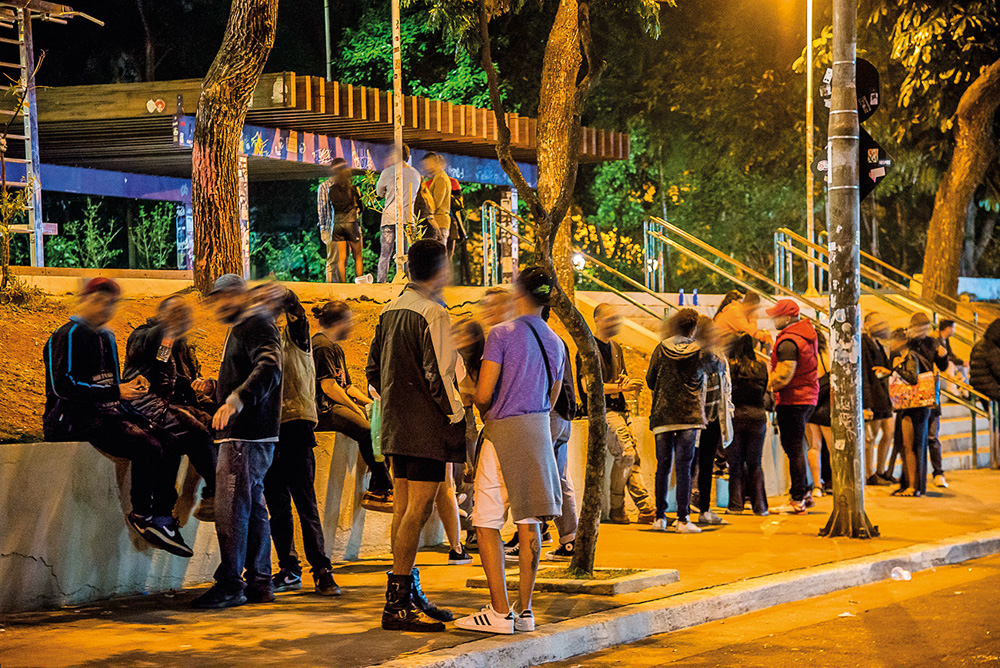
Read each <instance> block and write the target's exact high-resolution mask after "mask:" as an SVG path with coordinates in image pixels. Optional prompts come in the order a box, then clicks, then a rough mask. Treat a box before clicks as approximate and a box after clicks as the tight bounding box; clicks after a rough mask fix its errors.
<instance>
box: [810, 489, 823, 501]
mask: <svg viewBox="0 0 1000 668" xmlns="http://www.w3.org/2000/svg"><path fill="white" fill-rule="evenodd" d="M812 494H813V498H814V499H821V498H823V488H822V487H815V488H813V492H812Z"/></svg>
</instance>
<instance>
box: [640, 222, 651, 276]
mask: <svg viewBox="0 0 1000 668" xmlns="http://www.w3.org/2000/svg"><path fill="white" fill-rule="evenodd" d="M649 269H650V266H649V221H648V220H644V221H642V277H643V279H644V281H645V283H646V288H647V289H648V288H649Z"/></svg>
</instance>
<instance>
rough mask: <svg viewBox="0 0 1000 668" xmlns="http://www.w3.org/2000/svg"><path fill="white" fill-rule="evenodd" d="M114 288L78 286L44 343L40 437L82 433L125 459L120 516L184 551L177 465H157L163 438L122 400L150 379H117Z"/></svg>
mask: <svg viewBox="0 0 1000 668" xmlns="http://www.w3.org/2000/svg"><path fill="white" fill-rule="evenodd" d="M120 299H121V288H119V287H118V284H117V283H115V282H114V281H113V280H111V279H109V278H94V279H91V280H90V281H88V282H87V283H86V284H85V285H84V287H83V290H81V291H80V295H79V301H78V302H77V307H76V313H75V314H74V315H73V316H72V317H71V318H70V321H69V322H67V323H66V324H65V325H63V326H62V327H60V328H59V329H57V330H56V331H55V332H53V334H52V336H50V337H49V340H48V341H47V342H46V344H45V348H44V352H43V361H44V363H45V414H44V417H43V418H42V428H43V431H44V434H45V440H47V441H87V442H89V443H90V444H91V445H93V446H94V447H95V448H97V449H98V450H100V451H101V452H103V453H105V454H107V455H110V456H112V457H120V458H123V459H128V460H130V461H131V462H132V475H131V478H132V480H131V488H130V490H129V496H130V498H131V501H132V508H131V510H130V512H129V513H128V515H127V516H126V520H127V522H128V524H129V526H131V527H132V528H133V529H134V530H135V531H136V533H138V534H139V535H140V536H141V537H142V538H143V539H145V540H146V541H147V542H148V543H150V544H151V545H153V546H154V547H156V548H159V549H162V550H167V551H168V552H171V553H172V554H176V555H178V556H182V557H190V556H192V554H193V552H192V550H191V548H190V547H188V545H187V544H186V543H185V542H184V538H183V537H182V536H181V534H180V529H179V527H178V525H177V521H176V520H175V519H174V517H173V516H172V513H173V507H174V502H175V501H176V499H177V493H176V490H175V487H174V485H175V484H176V480H177V469H176V468H174V469H173V470H172V472H171V469H170V467H168V466H165V465H164V448H163V444H162V443H161V442H160V440H159V439H157V437H156V436H155V435H154V433H153V432H152V425H151V424H150V422H149V421H148V420H147V419H146V418H144V417H143V416H142V415H140V414H139V413H138V412H137V411H135V410H134V409H133V408H132V406H131V405H130V404H129V403H128V402H130V401H133V400H137V399H141V398H142V397H143V396H145V395H146V393H147V392H148V390H149V381H148V380H146V379H145V378H143V377H142V376H141V375H137V376H136V377H135V378H133V379H132V380H130V381H128V382H122V380H121V376H120V374H119V368H118V346H117V344H116V342H115V335H114V334H113V333H112V332H111V330H109V329H107V328H106V327H105V325H107V324H108V323H109V322H110V321H111V319H112V318H114V316H115V313H116V312H117V310H118V303H119V300H120Z"/></svg>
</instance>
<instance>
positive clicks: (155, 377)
mask: <svg viewBox="0 0 1000 668" xmlns="http://www.w3.org/2000/svg"><path fill="white" fill-rule="evenodd" d="M191 320H192V317H191V307H190V306H188V304H187V302H185V301H184V298H183V297H181V296H179V295H174V296H172V297H168V298H166V299H164V300H163V301H162V302H160V305H159V308H158V309H157V313H156V317H155V318H150V319H149V320H148V321H147V322H146V324H145V325H140V326H139V327H137V328H136V329H135V330H134V331H133V332H132V333H131V334H130V335H129V337H128V345H127V346H126V349H125V350H126V352H125V373H124V378H125V379H126V380H131V379H133V378H136V377H138V376H142V377H144V378H146V379H147V380H148V381H149V392H148V393H147V394H145V395H143V396H142V397H139V398H138V399H136V400H134V401H132V406H133V407H134V408H135V409H136V410H137V411H139V412H140V413H141V414H142V415H143V416H144V417H145V418H146V419H148V420H149V421H150V423H151V424H152V425H153V428H154V429H155V430H156V435H157V436H158V437H159V438H160V439H161V441H162V442H163V444H164V446H165V450H164V474H167V473H169V472H172V473H171V474H170V475H171V476H172V477H173V478H174V479H176V478H177V471H178V469H179V468H180V464H181V455H187V456H188V459H190V461H191V464H192V465H193V466H194V469H195V471H197V472H198V475H200V476H201V477H202V478H203V479H204V480H205V486H204V487H203V488H202V491H201V497H202V501H201V504H199V506H198V508H197V509H196V510H195V512H194V516H195V518H197V519H198V520H201V521H202V522H213V521H215V444H214V443H213V442H212V433H211V432H210V431H209V428H208V425H210V424H211V420H212V416H211V415H210V414H208V413H206V412H204V411H203V410H202V406H203V405H204V404H203V400H202V399H200V398H199V397H198V396H197V393H196V392H195V391H194V389H193V388H192V385H191V384H192V383H193V382H194V381H195V380H197V379H198V378H199V377H200V366H199V365H198V360H197V359H196V358H195V356H194V351H193V350H192V349H191V347H190V346H189V345H188V343H187V339H186V338H185V337H186V335H187V333H188V330H189V329H190V328H191ZM174 497H175V499H176V494H175V495H174ZM171 505H172V504H171Z"/></svg>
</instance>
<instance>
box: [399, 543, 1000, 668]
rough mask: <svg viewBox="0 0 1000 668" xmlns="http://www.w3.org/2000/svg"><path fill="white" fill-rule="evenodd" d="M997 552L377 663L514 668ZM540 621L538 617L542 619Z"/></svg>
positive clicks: (844, 567)
mask: <svg viewBox="0 0 1000 668" xmlns="http://www.w3.org/2000/svg"><path fill="white" fill-rule="evenodd" d="M997 553H1000V530H992V531H984V532H979V533H974V534H968V535H966V536H957V537H955V538H949V539H946V540H941V541H936V542H934V543H924V544H921V545H913V546H911V547H908V548H903V549H899V550H892V551H889V552H883V553H880V554H876V555H871V556H867V557H861V558H858V559H851V560H848V561H844V562H840V563H835V564H829V565H824V566H816V567H813V568H806V569H801V570H797V571H792V572H788V573H781V574H778V575H769V576H765V577H761V578H754V579H750V580H746V581H741V582H735V583H731V584H727V585H721V586H719V587H713V588H710V589H705V590H699V591H694V592H688V593H685V594H679V595H677V596H671V597H668V598H665V599H659V600H656V601H650V602H648V603H642V604H639V605H634V606H627V607H623V608H617V609H614V610H609V611H607V612H601V613H596V614H592V615H587V616H585V617H580V618H577V619H571V620H567V621H565V622H560V623H558V624H550V625H546V626H541V627H540V628H539V629H538V630H537V631H535V632H533V633H526V634H523V635H517V636H513V637H511V636H504V637H492V638H486V639H484V640H477V641H474V642H470V643H466V644H463V645H458V646H456V647H452V648H449V649H445V650H439V651H434V652H428V653H426V654H416V655H409V656H407V657H406V658H403V659H398V660H395V661H390V662H387V663H383V664H380V665H381V666H382V668H417V667H419V668H495V667H496V666H504V667H505V668H521V667H527V666H535V665H538V664H541V663H546V662H549V661H560V660H563V659H567V658H569V657H572V656H578V655H581V654H589V653H592V652H596V651H598V650H602V649H605V648H608V647H612V646H615V645H622V644H626V643H630V642H635V641H637V640H641V639H643V638H647V637H649V636H652V635H656V634H659V633H667V632H670V631H676V630H679V629H683V628H687V627H690V626H696V625H698V624H704V623H706V622H711V621H716V620H719V619H725V618H727V617H734V616H736V615H742V614H745V613H747V612H753V611H755V610H761V609H764V608H769V607H772V606H775V605H780V604H782V603H790V602H792V601H799V600H803V599H807V598H812V597H814V596H821V595H823V594H828V593H830V592H833V591H838V590H841V589H847V588H850V587H857V586H860V585H865V584H870V583H872V582H878V581H881V580H885V579H887V578H888V577H889V574H890V572H891V571H892V569H893V568H894V567H896V566H900V567H902V568H904V569H906V570H909V571H911V572H912V571H920V570H925V569H928V568H934V567H937V566H945V565H948V564H955V563H959V562H962V561H966V560H969V559H977V558H980V557H985V556H989V555H992V554H997ZM542 622H543V623H544V620H542Z"/></svg>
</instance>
